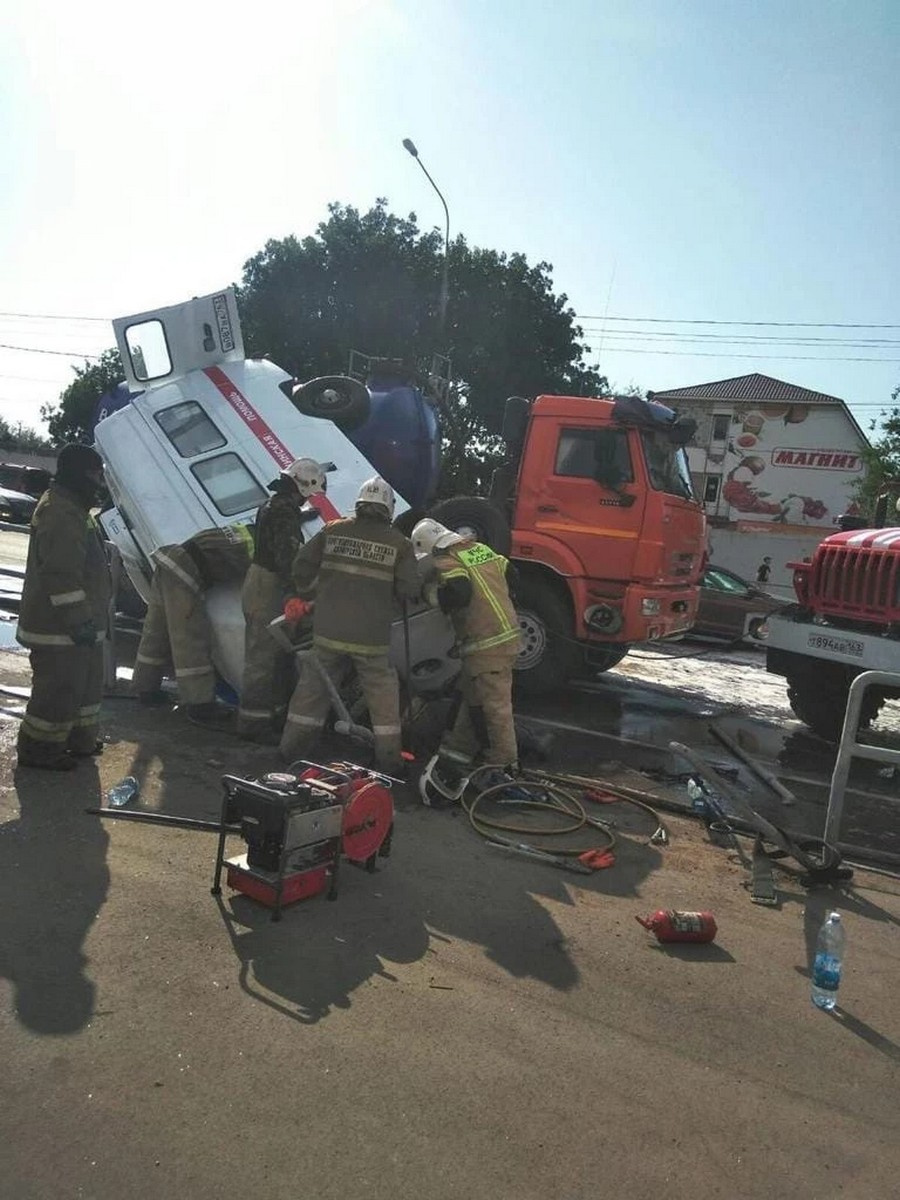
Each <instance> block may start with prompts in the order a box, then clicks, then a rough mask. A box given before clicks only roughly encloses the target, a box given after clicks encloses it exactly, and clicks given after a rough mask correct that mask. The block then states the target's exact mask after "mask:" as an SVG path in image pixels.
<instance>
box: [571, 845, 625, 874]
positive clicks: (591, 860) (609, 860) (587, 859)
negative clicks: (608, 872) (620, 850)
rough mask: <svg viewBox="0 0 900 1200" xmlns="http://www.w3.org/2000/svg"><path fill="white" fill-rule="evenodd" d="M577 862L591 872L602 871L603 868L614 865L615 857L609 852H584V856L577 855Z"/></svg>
mask: <svg viewBox="0 0 900 1200" xmlns="http://www.w3.org/2000/svg"><path fill="white" fill-rule="evenodd" d="M578 861H579V862H583V863H584V865H585V866H586V867H590V868H591V870H592V871H602V870H603V869H604V867H614V866H615V865H616V856H615V855H614V854H613V853H612V851H611V850H585V852H584V854H579V855H578Z"/></svg>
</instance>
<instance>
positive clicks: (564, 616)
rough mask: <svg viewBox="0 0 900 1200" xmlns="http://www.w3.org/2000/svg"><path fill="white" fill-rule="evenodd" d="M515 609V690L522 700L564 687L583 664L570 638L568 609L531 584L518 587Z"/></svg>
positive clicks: (554, 596) (550, 593)
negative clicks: (518, 638)
mask: <svg viewBox="0 0 900 1200" xmlns="http://www.w3.org/2000/svg"><path fill="white" fill-rule="evenodd" d="M515 605H516V612H517V613H518V615H519V629H520V630H521V635H522V642H521V649H520V651H519V657H518V658H517V659H516V665H515V674H514V676H513V679H514V681H515V685H516V690H517V691H518V692H519V693H520V694H521V695H524V696H542V695H544V694H545V693H547V692H553V691H556V690H558V689H559V688H561V687H564V686H565V684H566V683H567V682H568V681H569V680H570V679H571V678H572V676H573V675H575V674H576V673H577V672H578V669H579V667H580V666H581V664H582V661H583V654H582V650H581V647H580V646H579V645H577V643H575V641H574V639H573V637H572V621H571V617H570V614H569V608H568V605H567V604H566V602H565V600H564V599H563V598H562V597H561V596H559V595H557V594H556V593H555V592H554V591H553V590H552V589H551V588H549V587H547V586H546V585H542V584H540V583H538V582H535V581H534V580H523V581H522V582H521V583H520V585H519V586H518V588H517V589H516V598H515Z"/></svg>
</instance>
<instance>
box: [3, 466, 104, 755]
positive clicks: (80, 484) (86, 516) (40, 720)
mask: <svg viewBox="0 0 900 1200" xmlns="http://www.w3.org/2000/svg"><path fill="white" fill-rule="evenodd" d="M102 489H103V460H102V458H101V457H100V455H99V454H98V453H97V452H96V450H94V449H93V448H92V447H90V446H83V445H75V444H72V445H68V446H63V448H62V450H61V451H60V452H59V458H58V459H57V462H56V476H55V478H54V479H53V482H52V483H51V484H50V487H49V488H48V490H47V491H46V492H45V493H44V495H43V496H42V497H41V499H40V500H39V501H38V504H37V507H36V508H35V510H34V514H33V516H32V518H31V538H30V541H29V543H28V561H27V563H26V566H25V582H24V584H23V586H22V602H21V606H20V608H19V623H18V627H17V628H16V640H17V641H18V642H19V643H20V644H21V645H23V646H26V647H27V648H28V650H29V652H30V658H31V670H32V682H31V698H30V699H29V701H28V707H27V708H26V710H25V717H24V719H23V721H22V724H21V727H20V729H19V738H18V759H19V766H20V767H37V768H41V769H44V770H48V771H69V770H71V769H72V768H73V767H76V766H77V765H78V762H77V760H78V759H79V758H88V757H90V756H91V755H94V754H99V753H101V752H102V749H103V745H102V743H101V742H100V741H99V738H98V733H99V723H100V700H101V697H102V695H103V642H104V640H105V638H106V632H107V620H108V611H109V601H110V596H111V581H110V573H109V564H108V562H107V557H106V549H105V547H104V544H103V539H102V537H101V535H100V530H99V529H98V527H97V524H96V522H95V521H94V518H93V517H92V516H91V509H92V508H93V507H94V506H95V505H96V504H97V502H98V500H99V497H100V494H101V492H102Z"/></svg>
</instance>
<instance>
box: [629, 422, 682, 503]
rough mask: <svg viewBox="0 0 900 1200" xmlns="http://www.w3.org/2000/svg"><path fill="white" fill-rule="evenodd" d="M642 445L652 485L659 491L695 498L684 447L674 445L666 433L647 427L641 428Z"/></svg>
mask: <svg viewBox="0 0 900 1200" xmlns="http://www.w3.org/2000/svg"><path fill="white" fill-rule="evenodd" d="M641 445H642V446H643V447H644V460H645V462H646V463H647V474H648V475H649V476H650V484H651V486H652V487H653V488H654V489H655V490H656V491H657V492H667V493H668V494H669V495H670V496H682V497H683V498H684V499H685V500H693V499H694V489H693V486H692V484H691V475H690V471H689V470H688V461H687V454H686V453H685V451H684V447H682V446H674V445H673V444H672V442H671V441H669V439H668V437H666V435H665V434H664V433H656V432H655V431H650V430H646V429H642V430H641Z"/></svg>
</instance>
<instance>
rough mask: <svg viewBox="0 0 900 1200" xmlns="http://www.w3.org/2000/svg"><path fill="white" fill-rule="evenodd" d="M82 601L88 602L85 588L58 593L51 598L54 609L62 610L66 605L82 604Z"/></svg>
mask: <svg viewBox="0 0 900 1200" xmlns="http://www.w3.org/2000/svg"><path fill="white" fill-rule="evenodd" d="M82 600H87V592H86V591H85V590H84V588H78V589H76V591H74V592H57V593H56V595H51V597H50V603H51V604H52V605H53V607H54V608H61V607H62V606H63V605H64V604H80V603H81V601H82Z"/></svg>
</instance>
